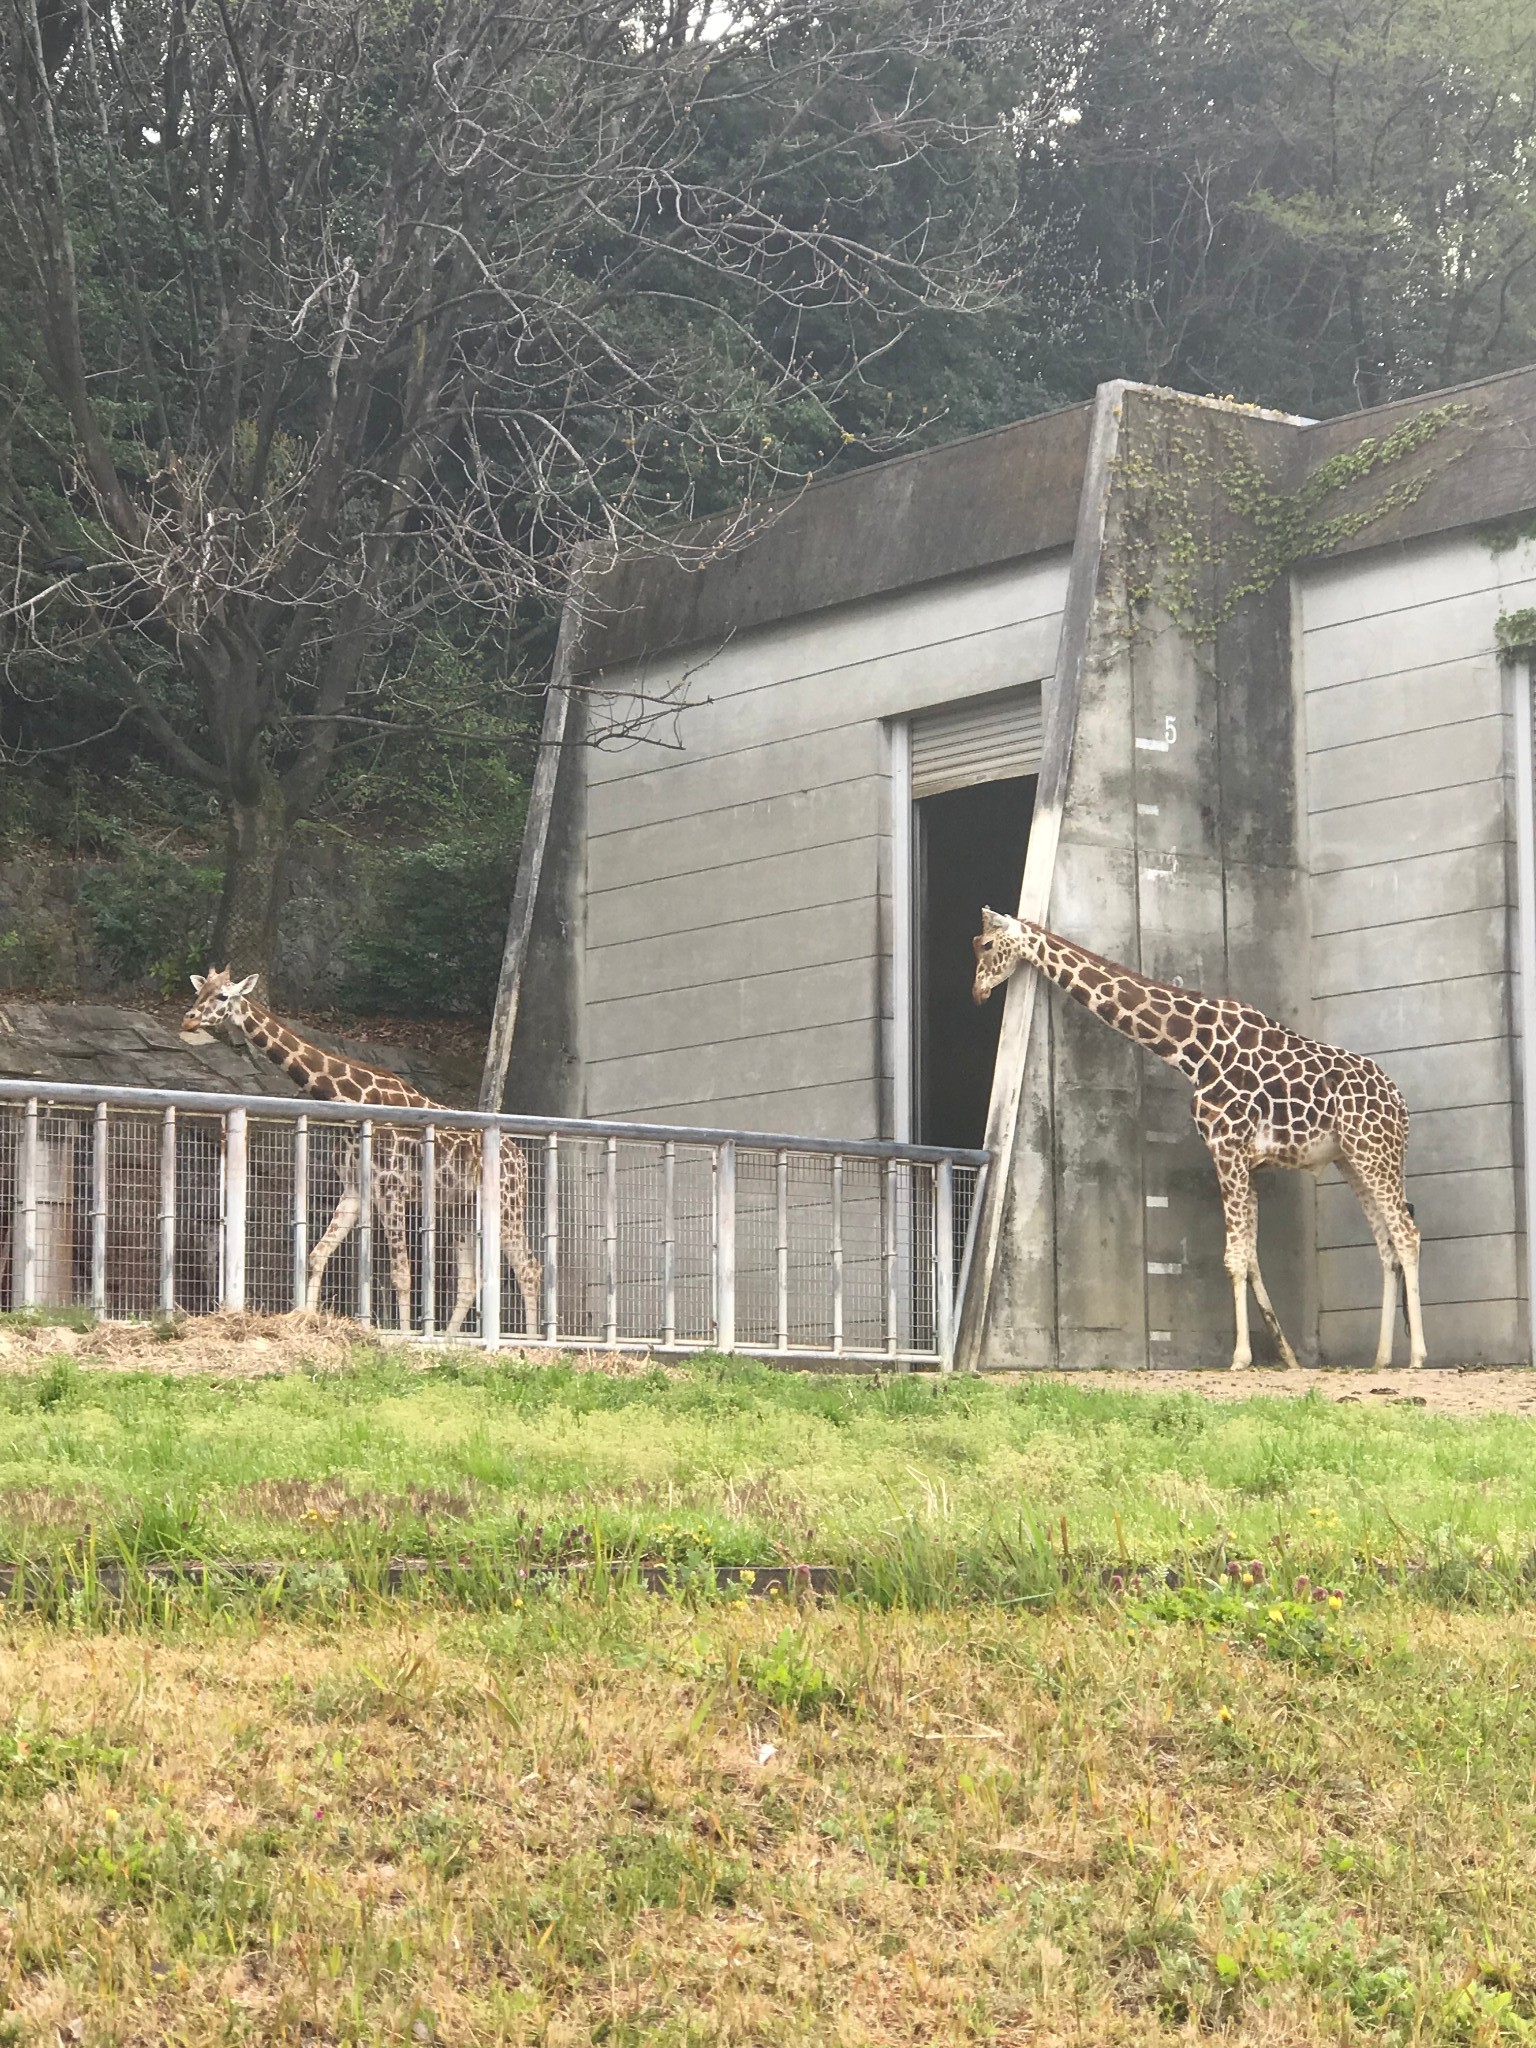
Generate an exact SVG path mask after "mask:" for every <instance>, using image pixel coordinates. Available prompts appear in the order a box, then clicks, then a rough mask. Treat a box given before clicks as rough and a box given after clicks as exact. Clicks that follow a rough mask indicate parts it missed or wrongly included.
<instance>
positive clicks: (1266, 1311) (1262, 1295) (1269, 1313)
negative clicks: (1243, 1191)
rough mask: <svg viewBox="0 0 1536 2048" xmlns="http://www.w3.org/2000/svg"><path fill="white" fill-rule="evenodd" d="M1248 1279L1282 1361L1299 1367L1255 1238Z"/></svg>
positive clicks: (1284, 1363) (1286, 1364) (1290, 1365)
mask: <svg viewBox="0 0 1536 2048" xmlns="http://www.w3.org/2000/svg"><path fill="white" fill-rule="evenodd" d="M1254 1207H1255V1209H1257V1207H1258V1204H1257V1202H1255V1204H1254ZM1248 1279H1249V1282H1250V1284H1251V1286H1252V1288H1253V1298H1254V1300H1255V1301H1256V1302H1257V1303H1258V1304H1259V1313H1260V1315H1262V1316H1263V1318H1264V1320H1265V1322H1266V1323H1268V1325H1269V1334H1270V1335H1271V1337H1273V1338H1274V1340H1275V1348H1276V1349H1277V1350H1278V1351H1279V1353H1280V1363H1281V1364H1282V1365H1284V1366H1289V1367H1293V1368H1296V1369H1299V1367H1300V1361H1299V1360H1298V1358H1297V1356H1296V1354H1295V1352H1294V1351H1293V1350H1292V1349H1291V1346H1290V1341H1289V1339H1288V1338H1287V1336H1286V1334H1285V1332H1284V1330H1282V1329H1281V1327H1280V1318H1279V1317H1278V1316H1277V1315H1276V1314H1275V1309H1274V1304H1273V1302H1271V1300H1270V1298H1269V1290H1268V1288H1267V1287H1266V1286H1265V1285H1264V1275H1263V1274H1262V1273H1261V1272H1260V1271H1259V1254H1258V1249H1257V1240H1255V1249H1254V1254H1253V1265H1252V1267H1251V1268H1250V1270H1249V1273H1248Z"/></svg>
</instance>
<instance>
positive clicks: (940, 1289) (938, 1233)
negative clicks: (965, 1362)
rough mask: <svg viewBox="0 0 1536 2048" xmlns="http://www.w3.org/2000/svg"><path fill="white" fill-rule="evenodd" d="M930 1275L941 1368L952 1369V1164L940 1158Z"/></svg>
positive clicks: (935, 1181)
mask: <svg viewBox="0 0 1536 2048" xmlns="http://www.w3.org/2000/svg"><path fill="white" fill-rule="evenodd" d="M933 1277H934V1292H933V1301H934V1312H935V1314H934V1320H935V1325H936V1327H935V1340H936V1344H937V1349H938V1354H939V1370H940V1372H953V1371H954V1369H955V1165H954V1161H953V1160H952V1159H941V1160H940V1161H939V1163H938V1165H937V1166H936V1167H935V1168H934V1172H933Z"/></svg>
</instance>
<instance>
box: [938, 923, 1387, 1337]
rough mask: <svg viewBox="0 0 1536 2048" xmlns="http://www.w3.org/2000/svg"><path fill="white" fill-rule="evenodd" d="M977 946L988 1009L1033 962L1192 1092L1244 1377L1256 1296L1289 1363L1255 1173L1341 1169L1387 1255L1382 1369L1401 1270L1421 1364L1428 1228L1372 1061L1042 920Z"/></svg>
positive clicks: (1383, 1080)
mask: <svg viewBox="0 0 1536 2048" xmlns="http://www.w3.org/2000/svg"><path fill="white" fill-rule="evenodd" d="M981 922H982V929H981V932H980V934H979V936H978V937H977V938H976V939H974V940H973V941H972V944H973V945H974V947H975V951H976V978H975V980H974V982H973V983H972V987H971V993H972V995H973V996H974V997H975V999H976V1001H977V1002H978V1003H984V1002H985V1001H986V999H987V997H988V996H989V995H990V994H991V993H992V991H993V989H995V988H996V987H997V986H998V984H999V983H1000V982H1004V981H1006V980H1007V979H1008V977H1009V975H1010V974H1012V973H1013V971H1014V969H1015V968H1017V967H1020V966H1029V967H1033V968H1035V969H1037V970H1038V971H1039V972H1040V973H1041V974H1043V975H1044V976H1045V977H1046V979H1047V980H1048V981H1051V982H1054V983H1055V985H1056V987H1057V988H1059V989H1061V990H1062V991H1063V993H1064V994H1066V995H1068V996H1070V997H1071V998H1072V1000H1073V1001H1074V1002H1077V1003H1081V1004H1082V1006H1083V1008H1084V1009H1085V1010H1091V1011H1092V1012H1093V1014H1094V1016H1096V1017H1097V1018H1099V1019H1100V1021H1101V1022H1103V1023H1105V1024H1107V1025H1108V1026H1109V1028H1110V1030H1111V1031H1117V1032H1119V1034H1120V1036H1121V1037H1122V1038H1129V1039H1130V1040H1131V1041H1132V1042H1133V1043H1134V1044H1136V1045H1141V1046H1145V1047H1146V1049H1147V1051H1148V1052H1152V1053H1155V1054H1156V1055H1157V1057H1158V1058H1159V1059H1160V1060H1165V1061H1166V1062H1167V1064H1168V1065H1169V1066H1171V1067H1177V1068H1178V1070H1179V1071H1180V1073H1182V1074H1184V1075H1185V1076H1186V1077H1187V1079H1188V1080H1189V1081H1190V1082H1191V1084H1192V1085H1193V1088H1194V1101H1193V1108H1194V1114H1195V1122H1196V1124H1197V1126H1198V1127H1199V1131H1200V1135H1201V1137H1202V1138H1203V1139H1204V1140H1205V1144H1206V1148H1207V1150H1208V1151H1209V1152H1210V1155H1211V1158H1212V1160H1213V1161H1214V1162H1215V1166H1216V1178H1217V1180H1218V1182H1219V1183H1220V1187H1221V1202H1222V1210H1223V1213H1224V1216H1225V1219H1226V1268H1227V1272H1228V1274H1229V1275H1230V1276H1231V1280H1232V1290H1233V1301H1234V1306H1235V1311H1236V1317H1237V1341H1236V1344H1235V1346H1234V1348H1233V1352H1232V1364H1233V1366H1234V1368H1236V1367H1238V1366H1244V1365H1248V1364H1251V1362H1252V1356H1253V1354H1252V1351H1251V1349H1250V1346H1249V1342H1248V1289H1249V1287H1250V1286H1252V1288H1253V1293H1254V1299H1255V1300H1256V1301H1257V1302H1258V1304H1259V1308H1260V1311H1261V1312H1262V1314H1263V1317H1264V1320H1265V1322H1266V1323H1267V1324H1268V1325H1269V1328H1270V1331H1271V1333H1272V1335H1273V1337H1274V1339H1275V1342H1276V1344H1278V1346H1279V1347H1280V1355H1281V1358H1282V1359H1283V1360H1284V1362H1285V1363H1286V1364H1287V1365H1294V1364H1295V1363H1296V1355H1295V1353H1294V1352H1293V1351H1292V1349H1291V1347H1290V1345H1289V1343H1288V1342H1287V1341H1286V1337H1285V1332H1284V1331H1283V1330H1282V1329H1281V1327H1280V1319H1279V1317H1278V1316H1277V1315H1276V1314H1275V1311H1274V1307H1273V1305H1272V1303H1271V1302H1270V1299H1269V1295H1268V1292H1267V1291H1266V1289H1265V1286H1264V1280H1263V1276H1262V1275H1261V1273H1260V1272H1259V1205H1258V1198H1257V1195H1256V1194H1255V1192H1254V1187H1253V1175H1254V1174H1255V1173H1256V1172H1257V1171H1258V1170H1259V1169H1260V1168H1261V1167H1266V1166H1290V1167H1307V1168H1313V1169H1316V1168H1319V1167H1323V1166H1328V1165H1330V1164H1333V1163H1335V1162H1336V1163H1337V1164H1338V1166H1339V1168H1340V1170H1341V1171H1342V1172H1343V1174H1344V1177H1345V1179H1346V1180H1347V1181H1348V1182H1349V1184H1350V1186H1351V1187H1352V1188H1353V1189H1354V1191H1355V1193H1356V1195H1357V1196H1358V1197H1359V1200H1360V1206H1361V1208H1362V1209H1363V1210H1364V1211H1365V1220H1366V1222H1367V1223H1368V1224H1369V1226H1370V1230H1371V1235H1372V1237H1373V1238H1374V1239H1375V1241H1376V1249H1377V1252H1378V1253H1379V1254H1380V1257H1381V1268H1382V1296H1381V1328H1380V1335H1379V1337H1378V1340H1377V1346H1376V1369H1377V1370H1378V1371H1381V1370H1382V1369H1384V1368H1385V1367H1386V1366H1387V1365H1389V1364H1390V1363H1391V1359H1392V1336H1393V1329H1394V1325H1395V1322H1396V1313H1397V1274H1398V1272H1399V1270H1401V1272H1402V1276H1403V1282H1404V1290H1405V1293H1406V1296H1407V1307H1408V1336H1409V1359H1408V1363H1409V1365H1410V1366H1420V1365H1422V1364H1423V1363H1424V1326H1423V1315H1422V1312H1421V1309H1420V1306H1419V1233H1418V1229H1417V1226H1416V1225H1415V1223H1414V1221H1413V1217H1412V1215H1411V1214H1410V1213H1409V1209H1408V1203H1407V1198H1406V1195H1405V1193H1404V1187H1403V1160H1404V1155H1405V1153H1406V1151H1407V1145H1408V1111H1407V1109H1406V1107H1405V1106H1404V1103H1403V1098H1402V1096H1401V1094H1400V1093H1399V1092H1398V1089H1397V1086H1396V1083H1395V1082H1394V1081H1393V1080H1392V1079H1391V1077H1390V1075H1388V1074H1385V1073H1383V1072H1382V1070H1381V1068H1380V1067H1379V1066H1377V1064H1376V1062H1375V1061H1374V1060H1370V1059H1367V1058H1366V1057H1365V1055H1364V1054H1363V1053H1356V1052H1346V1051H1345V1050H1344V1049H1343V1048H1342V1047H1341V1046H1337V1045H1325V1044H1324V1043H1323V1042H1322V1041H1321V1040H1319V1039H1315V1038H1306V1037H1304V1036H1303V1035H1302V1034H1301V1033H1300V1032H1299V1031H1289V1030H1287V1029H1286V1027H1285V1026H1284V1025H1283V1024H1276V1023H1275V1022H1274V1020H1273V1019H1272V1018H1269V1017H1266V1016H1265V1015H1264V1013H1263V1012H1262V1011H1261V1010H1255V1009H1254V1008H1252V1006H1251V1005H1250V1004H1248V1003H1242V1002H1238V1001H1236V1000H1235V999H1234V998H1232V997H1230V996H1205V995H1199V994H1197V993H1196V992H1195V991H1194V990H1192V989H1184V988H1175V987H1172V986H1171V985H1169V984H1168V983H1166V982H1161V981H1149V980H1148V979H1147V977H1146V976H1145V975H1143V974H1137V973H1136V972H1135V971H1134V969H1132V968H1129V967H1120V966H1117V965H1116V964H1115V963H1114V962H1113V961H1112V960H1103V959H1101V958H1100V957H1099V955H1098V954H1097V953H1090V952H1088V951H1087V949H1086V948H1085V947H1082V946H1078V945H1074V944H1073V943H1072V941H1071V940H1070V939H1064V938H1062V937H1060V935H1059V934H1058V933H1056V932H1051V931H1047V930H1046V929H1045V927H1044V926H1043V925H1038V924H1031V923H1030V922H1029V921H1028V920H1027V919H1024V918H1018V917H1005V916H1002V915H1000V914H999V913H998V912H997V911H995V910H991V909H984V910H983V911H982V913H981Z"/></svg>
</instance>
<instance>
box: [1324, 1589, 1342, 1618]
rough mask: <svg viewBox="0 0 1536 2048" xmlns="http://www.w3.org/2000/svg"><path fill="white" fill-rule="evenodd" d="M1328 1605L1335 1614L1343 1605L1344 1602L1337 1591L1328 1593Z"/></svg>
mask: <svg viewBox="0 0 1536 2048" xmlns="http://www.w3.org/2000/svg"><path fill="white" fill-rule="evenodd" d="M1328 1605H1329V1607H1330V1608H1331V1609H1332V1610H1333V1612H1334V1613H1335V1614H1337V1613H1338V1611H1339V1609H1340V1608H1341V1607H1342V1606H1343V1605H1344V1602H1343V1601H1342V1599H1340V1597H1339V1595H1338V1594H1337V1593H1330V1594H1329V1595H1328Z"/></svg>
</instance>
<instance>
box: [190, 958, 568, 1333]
mask: <svg viewBox="0 0 1536 2048" xmlns="http://www.w3.org/2000/svg"><path fill="white" fill-rule="evenodd" d="M257 978H258V977H257V976H256V975H254V974H250V975H247V976H246V978H245V980H244V981H234V980H232V979H231V978H230V972H229V969H228V968H227V967H224V968H210V969H209V971H208V973H207V974H194V975H193V976H192V977H191V980H192V986H193V988H194V989H195V990H196V992H197V1000H196V1001H195V1002H194V1003H193V1005H192V1007H191V1009H190V1010H188V1012H187V1014H186V1016H185V1017H183V1019H182V1020H181V1028H182V1030H183V1032H192V1031H214V1032H217V1033H219V1034H220V1035H221V1036H224V1037H229V1038H235V1039H241V1038H243V1039H244V1040H246V1041H247V1042H248V1043H249V1044H251V1045H253V1046H254V1047H255V1048H256V1050H257V1051H258V1052H259V1053H261V1054H263V1055H264V1056H265V1057H266V1058H267V1059H269V1060H270V1061H271V1062H272V1064H273V1065H274V1066H276V1067H281V1068H282V1070H283V1072H284V1073H285V1074H287V1075H288V1076H289V1077H290V1078H291V1079H292V1080H295V1081H297V1082H298V1084H299V1086H300V1087H301V1088H302V1089H303V1091H304V1093H305V1094H306V1095H312V1096H314V1097H315V1099H316V1100H317V1101H319V1102H365V1103H369V1104H376V1105H377V1106H378V1107H380V1108H387V1109H442V1108H444V1107H445V1105H444V1104H443V1103H440V1102H434V1101H433V1100H432V1098H431V1096H430V1095H423V1094H422V1093H421V1091H420V1090H419V1089H417V1088H412V1087H411V1086H410V1084H409V1083H408V1082H406V1081H402V1080H401V1078H400V1076H399V1075H398V1074H392V1073H390V1071H389V1069H388V1068H387V1067H370V1066H368V1065H366V1064H365V1063H364V1062H363V1061H362V1060H352V1059H347V1058H345V1057H344V1056H343V1055H342V1054H341V1053H339V1052H327V1051H326V1049H325V1047H324V1046H319V1045H311V1044H310V1043H309V1041H308V1040H307V1039H304V1038H301V1037H300V1036H299V1034H298V1032H296V1031H294V1030H293V1029H292V1028H291V1027H290V1026H289V1025H287V1024H284V1023H283V1022H282V1020H281V1019H280V1018H278V1017H274V1016H273V1014H272V1012H271V1011H270V1010H267V1009H263V1008H262V1006H261V1004H260V1003H257V1002H253V1001H252V1000H251V991H252V990H253V989H254V988H255V986H256V982H257ZM480 1160H481V1151H480V1138H479V1133H478V1132H477V1131H466V1130H455V1129H453V1128H452V1127H449V1128H447V1129H444V1130H441V1131H439V1132H438V1133H437V1136H436V1162H437V1186H438V1190H439V1191H440V1192H441V1193H451V1192H453V1191H454V1190H457V1191H458V1193H459V1195H460V1202H459V1204H458V1207H459V1209H460V1213H461V1214H462V1215H463V1216H464V1217H465V1219H466V1220H465V1222H464V1225H463V1227H462V1228H461V1229H460V1231H459V1233H458V1236H457V1240H456V1244H455V1251H456V1255H457V1260H458V1291H457V1294H456V1295H455V1298H454V1304H453V1313H452V1315H451V1316H450V1317H449V1320H448V1329H447V1334H448V1335H449V1336H450V1337H452V1336H456V1335H457V1334H458V1332H459V1331H460V1329H462V1327H463V1324H464V1319H465V1317H466V1316H467V1315H468V1314H469V1309H470V1304H471V1303H472V1302H473V1300H474V1296H475V1244H474V1238H475V1231H474V1220H473V1219H474V1203H475V1197H476V1195H477V1194H478V1192H479V1188H480ZM420 1184H421V1133H420V1131H419V1130H416V1129H412V1128H403V1127H401V1126H398V1125H390V1124H384V1125H382V1126H381V1127H380V1128H379V1129H378V1130H377V1131H376V1133H375V1137H374V1153H373V1176H372V1196H373V1203H374V1206H375V1207H376V1208H377V1210H378V1212H379V1220H380V1222H381V1223H382V1224H383V1226H384V1237H385V1242H386V1243H387V1244H388V1246H389V1267H390V1278H391V1280H392V1281H393V1282H394V1288H395V1300H396V1302H397V1304H398V1305H399V1310H400V1327H401V1328H402V1329H403V1330H408V1329H409V1328H410V1327H411V1255H410V1249H409V1246H408V1244H407V1241H406V1230H405V1218H406V1212H407V1208H408V1206H409V1202H410V1194H411V1190H412V1188H413V1187H419V1186H420ZM362 1207H363V1196H362V1188H361V1185H360V1182H359V1176H358V1155H357V1149H356V1147H355V1146H354V1147H353V1148H352V1149H351V1151H350V1153H349V1155H348V1159H347V1164H346V1167H345V1170H344V1173H343V1180H342V1192H341V1200H340V1201H339V1202H338V1203H337V1204H336V1211H335V1214H334V1215H333V1216H332V1217H331V1220H330V1223H329V1225H328V1227H327V1229H326V1231H325V1234H324V1236H323V1237H322V1238H321V1239H320V1241H319V1243H318V1244H316V1246H315V1248H314V1250H313V1251H312V1252H311V1253H310V1255H309V1284H308V1292H307V1297H306V1306H307V1307H308V1309H309V1310H310V1311H311V1313H313V1312H314V1311H315V1310H316V1309H318V1308H319V1306H320V1289H321V1286H322V1284H323V1283H324V1280H325V1269H326V1267H327V1266H328V1265H329V1264H330V1262H331V1260H332V1258H334V1256H335V1254H336V1253H337V1251H338V1250H339V1249H340V1247H341V1246H342V1245H343V1244H344V1243H345V1242H346V1239H347V1238H348V1236H349V1235H350V1234H351V1232H352V1231H353V1230H354V1229H355V1228H356V1227H357V1223H358V1219H359V1217H360V1216H361V1214H362ZM527 1225H528V1162H527V1160H526V1159H525V1158H524V1157H523V1151H522V1147H521V1146H520V1145H517V1144H515V1143H514V1144H510V1145H505V1146H503V1148H502V1154H501V1241H502V1248H503V1252H504V1255H505V1256H506V1258H507V1260H508V1262H509V1263H510V1265H511V1267H512V1270H513V1272H514V1273H515V1275H516V1276H517V1284H518V1288H519V1290H520V1292H521V1294H522V1297H523V1313H524V1318H525V1320H524V1325H523V1327H524V1328H525V1329H526V1330H528V1331H530V1332H532V1331H534V1330H536V1329H537V1328H538V1316H539V1282H540V1278H541V1272H542V1269H541V1267H540V1263H539V1261H538V1259H537V1258H536V1257H535V1256H534V1255H533V1253H532V1252H531V1251H530V1250H529V1248H528V1236H527Z"/></svg>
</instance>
